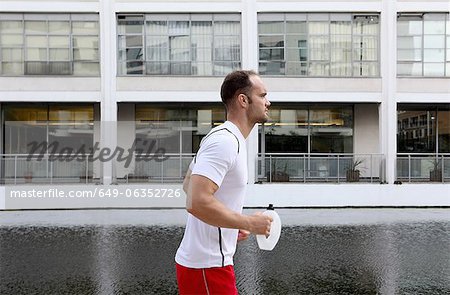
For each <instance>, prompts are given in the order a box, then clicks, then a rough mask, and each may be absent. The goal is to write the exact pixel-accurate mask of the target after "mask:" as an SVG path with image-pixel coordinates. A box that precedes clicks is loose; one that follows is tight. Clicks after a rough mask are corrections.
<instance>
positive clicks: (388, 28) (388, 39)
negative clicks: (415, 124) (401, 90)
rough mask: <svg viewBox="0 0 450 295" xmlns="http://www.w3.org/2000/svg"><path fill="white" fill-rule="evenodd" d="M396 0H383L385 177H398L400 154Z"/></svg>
mask: <svg viewBox="0 0 450 295" xmlns="http://www.w3.org/2000/svg"><path fill="white" fill-rule="evenodd" d="M396 2H397V1H392V0H383V9H382V11H381V34H380V35H381V38H380V39H381V40H380V48H381V56H380V60H381V77H382V103H381V112H380V124H381V126H380V127H381V128H380V143H381V149H380V150H381V153H382V154H384V155H385V156H386V181H387V182H388V183H389V184H392V183H393V182H394V180H395V173H396V170H395V166H396V158H397V98H396V93H397V50H396V44H397V40H396V39H397V3H396Z"/></svg>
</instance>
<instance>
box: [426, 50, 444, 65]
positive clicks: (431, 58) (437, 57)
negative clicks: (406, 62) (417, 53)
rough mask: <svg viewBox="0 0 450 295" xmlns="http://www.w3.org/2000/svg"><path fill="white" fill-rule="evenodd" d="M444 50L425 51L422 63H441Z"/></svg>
mask: <svg viewBox="0 0 450 295" xmlns="http://www.w3.org/2000/svg"><path fill="white" fill-rule="evenodd" d="M444 55H445V50H443V49H425V50H424V52H423V61H425V62H443V61H444Z"/></svg>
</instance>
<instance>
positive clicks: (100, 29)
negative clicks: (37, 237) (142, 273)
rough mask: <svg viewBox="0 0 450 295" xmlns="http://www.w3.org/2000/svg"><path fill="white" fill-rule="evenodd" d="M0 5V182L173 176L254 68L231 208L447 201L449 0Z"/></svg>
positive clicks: (122, 183) (173, 181)
mask: <svg viewBox="0 0 450 295" xmlns="http://www.w3.org/2000/svg"><path fill="white" fill-rule="evenodd" d="M0 4H1V8H0V109H1V133H2V142H1V145H0V147H1V154H2V161H1V177H0V178H1V180H2V183H3V186H4V187H9V186H21V185H39V186H46V185H47V186H48V185H51V186H54V185H55V186H58V185H62V186H63V185H67V184H70V185H72V186H74V187H80V188H81V187H84V186H86V185H88V186H90V185H95V184H98V185H99V187H102V186H103V187H106V186H108V185H110V184H117V185H118V187H121V188H127V187H130V188H136V187H141V188H155V189H156V188H161V187H164V186H167V187H180V185H181V181H182V178H183V176H184V174H185V172H186V170H187V167H188V165H189V163H190V161H191V160H192V158H193V156H194V155H195V153H196V152H197V150H198V148H199V145H200V141H201V139H202V138H203V137H204V136H205V135H206V134H207V133H208V132H209V130H211V128H213V127H214V126H217V125H220V124H221V123H223V122H224V120H225V116H226V114H225V110H224V108H223V105H222V104H221V102H220V96H219V88H220V85H221V83H222V81H223V78H224V76H225V75H226V74H227V73H229V72H231V71H233V70H235V69H253V70H255V71H257V72H259V73H260V75H261V76H262V79H263V80H264V82H265V84H266V86H267V89H268V92H269V94H268V98H269V100H270V101H271V103H272V106H271V110H270V117H271V120H270V121H269V122H267V123H266V124H264V125H259V126H256V127H255V128H254V130H253V131H252V132H251V134H250V136H249V138H248V140H247V141H248V144H247V150H246V152H247V154H248V168H249V183H248V197H247V201H246V205H247V206H265V205H266V204H268V203H274V204H276V205H278V206H283V207H296V206H306V207H320V206H325V207H327V206H337V207H340V206H450V186H449V183H450V3H449V1H447V0H446V1H439V0H434V1H409V0H397V1H391V0H367V1H351V0H347V1H338V0H329V1H288V0H287V1H266V0H248V1H244V0H240V1H238V0H228V1H185V0H183V1H141V0H122V1H119V0H116V1H106V0H96V1H94V0H92V1H90V0H89V1H88V0H85V1H72V0H70V1H69V0H67V1H0ZM105 149H110V151H111V152H116V154H115V155H114V156H113V157H111V158H110V159H106V158H107V157H104V158H103V159H102V157H101V156H99V153H103V152H104V151H105ZM128 154H129V157H128ZM71 155H75V156H73V157H71ZM5 194H6V193H4V197H3V198H4V199H5V198H7V197H6V195H5ZM168 204H169V205H168ZM183 205H184V201H181V198H180V199H179V200H178V201H175V202H173V203H165V202H161V203H158V204H156V205H155V203H152V202H151V201H150V202H148V203H146V204H144V205H142V203H140V204H139V205H136V206H137V207H158V206H161V207H166V206H169V207H172V206H174V207H178V206H180V207H181V206H183ZM90 206H91V205H90V204H89V202H88V201H80V207H90ZM92 206H93V205H92ZM96 206H98V205H96ZM100 206H102V205H100ZM105 206H107V205H105ZM117 206H118V207H135V205H133V204H128V205H127V203H126V202H123V203H120V205H117ZM4 207H6V208H7V207H8V206H4ZM56 207H58V205H56ZM112 207H114V205H112Z"/></svg>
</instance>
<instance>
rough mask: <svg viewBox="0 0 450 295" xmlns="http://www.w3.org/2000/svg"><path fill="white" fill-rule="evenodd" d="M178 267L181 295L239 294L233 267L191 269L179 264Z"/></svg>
mask: <svg viewBox="0 0 450 295" xmlns="http://www.w3.org/2000/svg"><path fill="white" fill-rule="evenodd" d="M176 267H177V281H178V291H179V292H180V295H187V294H210V295H212V294H227V295H237V294H238V291H237V289H236V278H235V276H234V268H233V266H232V265H227V266H225V267H212V268H189V267H185V266H182V265H179V264H178V263H177V264H176Z"/></svg>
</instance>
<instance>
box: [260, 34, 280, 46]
mask: <svg viewBox="0 0 450 295" xmlns="http://www.w3.org/2000/svg"><path fill="white" fill-rule="evenodd" d="M283 46H284V37H283V36H282V35H275V36H259V47H260V48H262V47H283Z"/></svg>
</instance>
